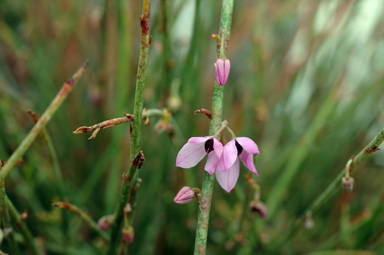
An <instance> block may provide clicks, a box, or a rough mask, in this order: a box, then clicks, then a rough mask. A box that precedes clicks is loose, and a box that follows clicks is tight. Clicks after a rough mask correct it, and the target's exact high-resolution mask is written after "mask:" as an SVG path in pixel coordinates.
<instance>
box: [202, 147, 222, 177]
mask: <svg viewBox="0 0 384 255" xmlns="http://www.w3.org/2000/svg"><path fill="white" fill-rule="evenodd" d="M219 159H220V158H219V157H217V155H216V153H214V152H213V151H211V152H210V153H208V159H207V163H205V167H204V169H205V171H207V172H208V173H209V174H213V173H214V172H215V168H216V166H217V163H218V162H219Z"/></svg>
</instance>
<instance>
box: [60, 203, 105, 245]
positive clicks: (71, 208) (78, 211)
mask: <svg viewBox="0 0 384 255" xmlns="http://www.w3.org/2000/svg"><path fill="white" fill-rule="evenodd" d="M53 206H55V207H58V208H62V209H65V210H67V211H69V212H71V213H73V214H75V215H77V216H79V217H80V218H81V219H82V220H84V221H85V223H86V224H87V225H88V227H90V228H91V229H92V230H93V231H95V232H96V233H97V234H99V235H100V236H101V238H103V239H104V241H107V242H108V241H109V236H108V235H107V233H105V232H103V231H102V230H101V229H100V228H99V226H98V225H97V223H96V222H94V221H93V220H92V219H91V217H89V215H88V214H87V213H86V212H84V211H83V210H81V209H80V208H79V207H77V206H75V205H72V204H70V203H64V202H57V203H54V204H53Z"/></svg>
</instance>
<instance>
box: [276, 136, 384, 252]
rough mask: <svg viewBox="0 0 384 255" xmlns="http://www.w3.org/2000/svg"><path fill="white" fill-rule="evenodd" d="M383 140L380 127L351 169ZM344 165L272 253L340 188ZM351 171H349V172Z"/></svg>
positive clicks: (376, 148) (278, 241)
mask: <svg viewBox="0 0 384 255" xmlns="http://www.w3.org/2000/svg"><path fill="white" fill-rule="evenodd" d="M383 142H384V129H382V130H381V131H380V132H379V133H378V134H377V135H376V137H375V138H374V139H373V140H372V141H371V142H370V143H369V144H368V145H367V146H365V148H364V149H362V150H361V151H360V152H359V154H357V156H356V157H355V158H353V161H352V163H351V170H357V167H359V166H360V165H361V164H362V163H363V162H364V161H365V160H367V159H368V157H369V156H370V155H371V154H372V152H375V151H377V150H378V148H379V146H380V144H382V143H383ZM345 170H346V169H345V167H344V168H343V169H342V170H341V171H340V173H339V174H338V175H337V176H336V178H335V179H334V180H333V181H332V182H331V183H330V184H329V185H328V187H327V188H326V189H325V190H324V192H323V193H321V194H320V196H319V197H318V198H317V199H316V200H315V201H314V202H313V203H312V204H311V205H310V206H309V207H308V209H307V210H305V212H304V213H303V214H302V215H301V216H300V217H299V218H297V219H296V220H294V222H293V223H292V226H291V227H289V228H288V229H289V230H288V231H287V233H286V234H285V235H284V236H283V237H282V238H281V239H278V240H277V241H276V244H272V245H271V247H272V249H273V250H272V251H271V252H272V253H273V252H274V251H276V250H278V249H279V248H280V247H281V246H282V245H283V244H284V243H285V242H286V241H288V240H289V239H290V238H291V237H292V236H293V235H294V233H296V231H297V230H298V229H299V228H300V226H301V225H302V224H303V222H304V220H305V218H306V215H307V213H309V212H310V213H312V214H314V213H315V212H316V211H317V210H318V209H319V208H320V207H321V206H322V205H323V204H324V203H325V202H327V201H328V200H329V199H330V198H331V197H332V196H333V195H334V194H336V192H337V191H338V190H339V189H340V188H341V186H342V185H341V179H342V178H343V177H344V175H345ZM350 173H351V172H350Z"/></svg>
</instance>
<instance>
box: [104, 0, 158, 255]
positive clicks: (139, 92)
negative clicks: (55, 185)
mask: <svg viewBox="0 0 384 255" xmlns="http://www.w3.org/2000/svg"><path fill="white" fill-rule="evenodd" d="M149 23H150V0H143V12H142V15H141V17H140V24H141V42H140V54H139V63H138V68H137V80H136V92H135V105H134V110H133V114H134V116H135V118H133V130H132V143H131V153H132V156H133V158H132V162H134V160H135V158H136V156H137V155H138V154H139V151H140V137H141V124H142V121H141V120H142V112H143V103H144V88H145V78H146V74H147V63H148V55H149V48H150V46H151V41H152V39H151V37H150V35H149ZM136 170H137V165H135V164H131V166H130V168H129V169H128V171H127V172H126V173H125V174H124V175H125V176H126V177H127V179H129V180H132V179H134V177H135V175H136ZM131 184H132V182H131V181H129V182H126V181H123V183H122V187H121V191H120V195H119V201H118V205H117V207H116V211H115V220H114V222H113V225H112V230H111V238H110V244H109V247H108V251H107V254H109V255H113V254H116V252H117V249H118V247H119V244H120V239H121V228H122V223H123V218H124V207H125V205H126V204H127V202H128V199H129V197H130V192H131V188H130V187H131Z"/></svg>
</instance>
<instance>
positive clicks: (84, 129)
mask: <svg viewBox="0 0 384 255" xmlns="http://www.w3.org/2000/svg"><path fill="white" fill-rule="evenodd" d="M124 115H125V117H121V118H115V119H110V120H105V121H103V122H101V123H98V124H95V125H93V126H89V127H87V126H82V127H79V128H77V129H76V130H75V131H73V133H74V134H84V133H88V132H90V131H93V132H92V135H91V136H90V137H89V138H88V140H91V139H93V138H95V137H96V136H97V133H99V131H100V129H106V128H110V127H113V126H116V125H119V124H123V123H127V122H131V121H132V120H133V116H132V115H129V114H127V113H124Z"/></svg>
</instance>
